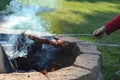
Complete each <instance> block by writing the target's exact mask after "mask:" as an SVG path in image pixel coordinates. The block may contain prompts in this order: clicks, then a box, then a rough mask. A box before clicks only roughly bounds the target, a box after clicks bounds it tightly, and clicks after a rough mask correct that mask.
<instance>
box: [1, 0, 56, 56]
mask: <svg viewBox="0 0 120 80" xmlns="http://www.w3.org/2000/svg"><path fill="white" fill-rule="evenodd" d="M57 7H58V0H12V1H11V2H10V4H9V5H8V6H7V9H6V10H4V11H3V12H4V13H6V14H8V15H6V16H4V17H3V20H4V22H2V23H1V25H0V27H4V28H7V29H8V28H9V29H22V30H25V31H35V32H48V31H47V30H50V24H48V23H47V22H46V21H45V20H43V19H42V18H41V17H40V16H37V14H42V13H43V12H50V11H54V10H55V9H57ZM17 40H18V36H10V37H9V43H12V44H13V45H14V44H15V43H16V42H17ZM28 41H29V40H28ZM26 43H30V42H26ZM12 49H13V48H12ZM7 54H8V56H11V57H12V58H15V57H17V56H23V55H26V54H27V51H25V50H23V51H21V52H18V51H17V52H16V53H14V54H15V56H14V55H13V52H11V53H10V52H7Z"/></svg>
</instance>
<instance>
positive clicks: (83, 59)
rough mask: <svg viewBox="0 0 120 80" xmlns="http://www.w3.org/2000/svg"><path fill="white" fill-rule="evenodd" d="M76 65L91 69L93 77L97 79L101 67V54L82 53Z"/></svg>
mask: <svg viewBox="0 0 120 80" xmlns="http://www.w3.org/2000/svg"><path fill="white" fill-rule="evenodd" d="M74 65H75V66H78V67H81V68H84V69H87V70H90V71H91V72H92V76H93V78H94V79H96V77H97V76H98V74H99V72H100V67H101V63H100V56H99V55H93V54H81V55H79V56H78V57H77V58H76V61H75V62H74Z"/></svg>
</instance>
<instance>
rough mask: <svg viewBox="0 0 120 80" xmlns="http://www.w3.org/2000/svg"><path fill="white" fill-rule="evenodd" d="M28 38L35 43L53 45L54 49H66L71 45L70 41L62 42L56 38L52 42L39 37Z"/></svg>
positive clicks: (29, 36)
mask: <svg viewBox="0 0 120 80" xmlns="http://www.w3.org/2000/svg"><path fill="white" fill-rule="evenodd" d="M27 36H28V38H30V39H32V40H34V41H35V42H38V43H40V44H51V45H53V46H54V47H62V48H63V47H66V46H68V45H69V42H68V41H62V40H60V39H58V38H54V39H52V40H48V39H47V38H40V37H38V36H35V35H31V34H29V35H27Z"/></svg>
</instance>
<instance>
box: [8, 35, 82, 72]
mask: <svg viewBox="0 0 120 80" xmlns="http://www.w3.org/2000/svg"><path fill="white" fill-rule="evenodd" d="M28 39H30V40H31V42H27V40H28ZM14 46H15V47H14V53H16V52H17V55H20V53H21V52H22V51H25V52H27V53H26V55H24V56H17V57H15V58H11V61H12V64H13V65H14V67H15V69H16V70H17V71H18V72H19V71H30V70H36V71H39V72H41V73H43V74H47V72H53V71H55V70H58V69H60V68H63V67H67V66H70V65H72V64H73V62H74V60H75V58H76V57H77V56H78V55H79V54H75V53H76V51H77V52H78V51H79V52H80V50H79V48H78V47H77V45H76V44H75V43H74V42H68V41H63V40H60V39H59V38H56V37H54V36H42V37H39V36H36V35H33V34H32V35H31V34H21V35H19V37H18V40H17V42H16V43H15V44H14ZM25 49H27V50H25ZM6 50H7V49H6ZM14 53H12V54H13V55H14Z"/></svg>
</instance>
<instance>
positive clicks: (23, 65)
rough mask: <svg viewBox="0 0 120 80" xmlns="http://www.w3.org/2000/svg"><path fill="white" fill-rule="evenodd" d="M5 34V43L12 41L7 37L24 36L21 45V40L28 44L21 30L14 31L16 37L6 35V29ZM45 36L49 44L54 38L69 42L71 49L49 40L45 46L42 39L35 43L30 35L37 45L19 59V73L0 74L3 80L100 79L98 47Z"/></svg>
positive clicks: (79, 41) (21, 38)
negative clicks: (40, 41) (40, 42)
mask: <svg viewBox="0 0 120 80" xmlns="http://www.w3.org/2000/svg"><path fill="white" fill-rule="evenodd" d="M2 31H3V32H1V35H0V37H2V38H1V41H2V40H8V39H7V37H5V36H8V35H17V36H19V37H20V39H19V40H20V41H19V43H17V44H20V42H21V41H23V42H22V43H23V44H24V43H25V44H26V40H24V39H25V38H26V37H25V36H26V35H23V34H21V33H23V31H19V33H18V31H17V30H16V31H15V30H14V34H9V33H6V32H5V33H4V31H5V30H4V29H2ZM3 33H4V34H3ZM21 35H22V36H21ZM44 37H45V38H47V39H48V41H52V39H53V38H54V39H55V40H57V41H58V40H61V41H63V42H65V44H66V42H67V44H66V45H67V46H66V45H65V46H61V45H58V46H56V45H54V44H53V43H48V42H46V41H45V39H44V40H43V42H42V43H44V44H45V45H43V44H39V42H37V40H38V39H37V40H36V39H35V40H34V37H31V36H29V38H30V39H31V40H34V41H35V42H34V43H32V44H31V45H30V46H28V47H27V49H28V52H27V55H25V56H24V57H17V58H15V59H16V62H17V66H16V67H17V70H18V72H17V73H14V72H13V73H10V74H0V79H1V80H2V79H4V80H16V79H18V80H21V79H22V80H100V77H99V76H100V66H101V63H100V55H101V53H100V52H99V51H97V48H96V46H94V45H84V43H87V42H85V41H82V40H79V39H77V38H74V37H69V36H66V37H62V36H59V37H58V36H57V37H58V38H56V37H54V36H52V37H51V36H44ZM35 38H36V37H35ZM68 43H69V44H68ZM81 43H82V44H81ZM17 46H18V48H17V49H18V50H22V49H23V48H22V47H21V45H17ZM3 47H4V46H3ZM24 48H26V47H24ZM4 49H6V48H4ZM13 62H14V61H13ZM14 65H15V64H14ZM33 65H34V66H33ZM41 65H42V66H41ZM19 70H20V71H19ZM21 70H22V71H21ZM31 70H32V71H31ZM23 71H24V72H23Z"/></svg>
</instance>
